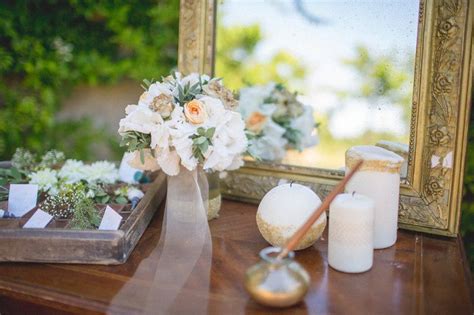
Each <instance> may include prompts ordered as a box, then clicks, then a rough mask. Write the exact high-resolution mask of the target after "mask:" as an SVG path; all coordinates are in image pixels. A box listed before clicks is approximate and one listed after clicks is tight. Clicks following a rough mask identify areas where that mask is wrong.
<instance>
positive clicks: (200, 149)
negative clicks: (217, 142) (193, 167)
mask: <svg viewBox="0 0 474 315" xmlns="http://www.w3.org/2000/svg"><path fill="white" fill-rule="evenodd" d="M215 132H216V128H214V127H212V128H209V129H204V128H203V127H199V128H198V129H197V133H198V134H197V135H192V136H190V138H191V139H192V140H193V156H194V157H195V158H196V159H198V161H199V163H202V162H204V159H205V154H206V152H207V150H208V149H209V146H210V145H212V141H211V140H212V137H214V133H215Z"/></svg>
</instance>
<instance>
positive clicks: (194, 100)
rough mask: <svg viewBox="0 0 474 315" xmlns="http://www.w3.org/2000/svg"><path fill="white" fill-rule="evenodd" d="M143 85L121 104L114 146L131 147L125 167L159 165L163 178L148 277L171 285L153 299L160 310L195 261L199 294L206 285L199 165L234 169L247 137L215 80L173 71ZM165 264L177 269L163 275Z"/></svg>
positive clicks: (207, 247) (204, 201) (204, 188)
mask: <svg viewBox="0 0 474 315" xmlns="http://www.w3.org/2000/svg"><path fill="white" fill-rule="evenodd" d="M144 82H145V84H146V87H145V92H144V93H143V94H142V95H141V96H140V99H139V101H138V105H129V106H128V107H127V108H126V110H125V111H126V114H127V116H126V117H125V118H123V119H122V120H121V121H120V128H119V133H120V135H121V136H122V144H123V145H125V146H126V147H127V148H128V149H129V151H132V152H135V157H134V158H133V159H132V160H131V161H130V162H129V164H130V165H131V166H132V167H135V168H140V169H145V170H157V169H160V168H161V169H162V170H163V172H165V173H166V174H167V175H169V176H168V180H167V197H166V208H165V214H164V219H163V228H162V231H164V234H163V241H162V248H161V253H160V258H159V260H158V262H157V267H156V275H155V276H153V277H152V278H153V279H154V284H153V286H158V285H159V286H163V287H166V288H170V287H171V288H172V289H171V290H170V291H168V292H167V294H166V295H165V296H161V297H160V299H159V300H158V301H159V302H158V303H159V305H160V307H162V308H163V309H168V307H169V306H170V305H172V303H174V300H175V299H176V297H177V296H178V294H179V292H180V291H181V288H182V287H183V286H184V285H185V283H186V281H187V279H188V276H189V275H190V274H191V272H192V271H193V270H194V268H195V264H196V262H198V261H199V267H200V271H199V273H200V274H201V276H202V279H204V280H203V281H202V282H201V285H202V290H199V291H202V292H205V291H207V290H209V287H208V283H207V282H206V281H205V280H206V279H209V272H210V267H211V262H212V241H211V236H210V232H209V226H208V223H207V219H208V216H207V215H208V209H210V208H211V207H212V204H213V203H212V202H211V199H210V194H209V183H208V181H207V177H206V176H204V174H203V170H204V171H224V170H233V169H237V168H239V167H240V166H241V165H242V164H243V160H242V155H243V153H244V152H245V151H246V150H247V135H246V133H245V123H244V121H243V119H242V116H241V115H240V113H238V112H236V111H235V108H236V106H237V101H236V100H235V99H234V97H233V95H232V93H231V92H230V91H229V90H228V89H226V88H225V87H224V86H223V85H222V83H221V81H220V80H219V79H214V78H210V77H208V76H205V75H198V74H196V73H193V74H190V75H188V76H185V77H182V76H181V75H180V74H179V73H175V74H173V75H172V76H169V77H166V78H163V79H162V81H161V82H149V81H144ZM219 198H220V197H219ZM212 200H214V198H213V199H212ZM177 253H180V254H177ZM173 269H174V270H179V272H176V273H173V274H172V275H171V276H170V270H173ZM153 286H152V287H153Z"/></svg>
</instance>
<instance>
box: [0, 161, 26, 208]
mask: <svg viewBox="0 0 474 315" xmlns="http://www.w3.org/2000/svg"><path fill="white" fill-rule="evenodd" d="M25 179H26V177H25V174H24V173H23V172H22V171H20V170H18V169H17V168H16V167H11V168H0V201H5V200H8V193H9V190H8V188H6V187H5V186H6V185H7V184H18V183H23V182H24V181H25Z"/></svg>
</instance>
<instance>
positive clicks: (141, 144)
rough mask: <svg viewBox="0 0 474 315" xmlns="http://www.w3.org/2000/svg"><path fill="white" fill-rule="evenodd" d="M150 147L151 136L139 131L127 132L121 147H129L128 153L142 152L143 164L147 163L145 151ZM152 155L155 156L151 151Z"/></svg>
mask: <svg viewBox="0 0 474 315" xmlns="http://www.w3.org/2000/svg"><path fill="white" fill-rule="evenodd" d="M150 145H151V135H150V134H146V133H141V132H137V131H127V132H126V133H124V134H123V135H122V140H121V141H120V146H122V147H128V151H130V152H133V151H140V160H141V162H142V163H145V152H144V151H143V150H144V149H146V148H149V147H150ZM151 154H152V155H153V154H154V152H153V150H151Z"/></svg>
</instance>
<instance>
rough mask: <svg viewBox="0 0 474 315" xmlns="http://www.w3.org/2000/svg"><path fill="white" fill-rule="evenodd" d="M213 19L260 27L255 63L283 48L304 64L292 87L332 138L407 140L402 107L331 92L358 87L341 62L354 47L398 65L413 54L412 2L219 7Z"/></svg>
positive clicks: (237, 1)
mask: <svg viewBox="0 0 474 315" xmlns="http://www.w3.org/2000/svg"><path fill="white" fill-rule="evenodd" d="M298 3H301V5H300V6H299V7H298ZM218 12H219V16H220V22H222V23H223V25H224V26H235V25H251V24H255V23H258V24H259V25H260V27H261V30H262V34H263V38H264V39H263V40H262V42H260V43H259V46H258V47H257V52H256V58H258V59H259V60H261V61H265V60H268V59H269V58H270V57H271V56H272V55H273V54H274V53H275V52H276V51H279V50H281V49H282V48H284V49H285V50H286V51H289V52H291V53H292V54H293V55H294V56H296V57H298V59H299V60H301V61H302V62H303V63H304V64H305V66H306V67H307V70H308V71H307V72H308V75H307V77H306V80H305V82H304V85H303V86H300V87H298V90H300V91H301V92H303V94H304V95H303V96H302V100H303V101H304V102H305V103H306V104H311V105H312V106H313V107H314V108H315V111H316V113H320V114H325V113H331V115H330V117H331V118H330V121H329V122H328V126H327V128H328V129H329V130H330V132H331V134H332V135H333V136H334V137H335V138H345V137H351V136H352V137H354V136H357V135H359V134H363V133H364V132H365V131H367V130H371V131H374V132H388V133H393V134H395V135H397V136H401V137H406V136H407V134H408V132H409V127H408V123H407V122H406V121H404V120H403V119H402V118H403V113H402V110H401V109H400V108H397V107H396V106H391V105H392V104H375V103H374V102H373V100H371V101H369V100H365V99H355V100H354V99H352V100H348V99H346V100H341V99H340V98H338V97H337V95H336V94H335V92H334V91H335V90H346V91H350V90H353V89H354V88H356V85H355V84H354V82H356V81H357V80H358V77H357V76H356V74H355V73H354V71H352V70H351V69H350V68H348V67H347V66H346V65H344V64H343V63H342V62H341V61H342V60H344V59H348V58H352V57H354V56H355V49H354V48H355V47H356V45H359V44H362V45H365V46H366V47H368V49H369V51H370V52H371V53H373V54H374V55H376V56H382V55H388V54H391V55H394V56H396V57H397V58H398V59H401V60H406V58H407V56H409V55H410V54H411V55H413V54H414V52H415V48H416V36H417V23H418V1H413V0H404V1H390V0H372V1H360V0H339V1H338V0H336V1H334V0H333V1H299V2H298V1H253V0H248V1H246V0H225V1H219V9H218ZM217 36H219V34H218V35H217ZM397 58H396V59H397ZM400 66H401V65H400ZM281 71H282V72H284V71H285V69H281ZM412 84H413V82H412V79H411V80H410V82H409V84H407V87H406V89H409V91H411V87H412ZM378 101H379V102H381V101H380V100H378ZM381 107H383V110H380V109H381ZM355 117H356V118H357V119H354V118H355Z"/></svg>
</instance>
